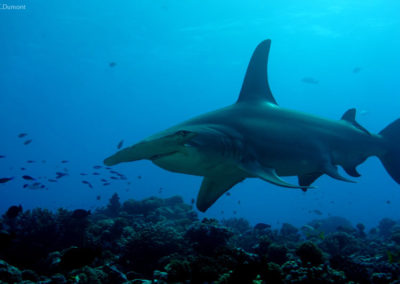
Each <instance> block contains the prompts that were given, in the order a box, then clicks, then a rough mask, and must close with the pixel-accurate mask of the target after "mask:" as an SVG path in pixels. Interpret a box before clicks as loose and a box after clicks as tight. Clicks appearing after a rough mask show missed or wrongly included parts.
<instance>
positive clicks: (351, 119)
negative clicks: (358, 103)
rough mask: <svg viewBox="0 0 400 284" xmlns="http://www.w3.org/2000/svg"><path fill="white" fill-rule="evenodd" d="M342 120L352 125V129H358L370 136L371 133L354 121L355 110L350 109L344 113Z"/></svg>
mask: <svg viewBox="0 0 400 284" xmlns="http://www.w3.org/2000/svg"><path fill="white" fill-rule="evenodd" d="M342 120H344V121H347V122H348V123H350V124H352V125H353V126H354V127H356V128H358V129H359V130H361V131H364V132H365V133H367V134H368V135H371V133H370V132H369V131H368V130H367V129H365V128H364V127H363V126H361V125H360V124H359V123H358V122H357V121H356V109H355V108H351V109H349V110H348V111H346V112H345V113H344V114H343V116H342Z"/></svg>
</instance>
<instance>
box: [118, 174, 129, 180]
mask: <svg viewBox="0 0 400 284" xmlns="http://www.w3.org/2000/svg"><path fill="white" fill-rule="evenodd" d="M119 178H120V179H121V180H127V179H128V178H127V177H126V176H124V175H121V176H119Z"/></svg>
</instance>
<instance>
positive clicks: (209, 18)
mask: <svg viewBox="0 0 400 284" xmlns="http://www.w3.org/2000/svg"><path fill="white" fill-rule="evenodd" d="M7 4H8V5H21V4H23V5H25V6H26V7H25V9H22V10H0V27H1V28H0V38H1V44H0V54H1V58H2V63H1V64H0V74H1V76H0V121H1V123H0V133H1V139H0V155H3V156H5V157H4V158H1V159H0V173H1V177H14V179H13V180H12V181H10V182H8V183H5V184H0V211H5V210H6V209H7V208H8V207H9V206H10V205H13V204H21V205H22V206H23V207H24V208H25V209H29V208H34V207H44V208H49V209H56V208H59V207H64V208H68V209H74V208H92V209H93V208H95V207H98V206H104V205H105V204H106V202H107V200H108V199H109V197H110V196H111V195H112V194H113V193H114V192H117V193H118V194H119V196H120V197H121V200H126V199H128V198H135V199H141V198H144V197H149V196H152V195H155V196H159V197H169V196H172V195H181V196H182V197H183V198H184V200H185V201H186V202H190V201H191V199H192V198H196V195H197V191H198V188H199V186H200V183H201V178H200V177H192V176H187V175H182V174H175V173H170V172H167V171H164V170H162V169H160V168H158V167H156V166H155V165H152V164H151V162H149V161H139V162H135V163H127V164H121V165H118V166H116V167H115V170H117V171H118V172H120V173H122V174H124V175H125V176H126V177H127V178H128V180H129V182H130V184H127V181H126V180H122V181H120V180H116V181H113V182H112V183H111V184H110V185H109V186H103V185H102V183H101V182H100V179H102V178H104V179H107V180H108V179H109V173H108V172H107V171H106V170H104V169H101V170H96V169H93V166H94V165H102V161H103V159H104V158H105V157H107V156H109V155H110V154H112V153H114V152H115V151H116V147H117V144H118V143H119V142H120V141H121V140H123V141H124V146H128V145H132V144H134V143H136V142H137V141H139V140H141V139H143V138H145V137H147V136H148V135H151V134H153V133H155V132H158V131H160V130H163V129H165V128H167V127H169V126H172V125H174V124H176V123H178V122H180V121H183V120H186V119H188V118H190V117H193V116H196V115H199V114H202V113H205V112H207V111H211V110H214V109H218V108H220V107H223V106H226V105H229V104H232V103H234V102H235V101H236V99H237V96H238V93H239V91H240V87H241V84H242V80H243V77H244V73H245V71H246V68H247V64H248V62H249V59H250V56H251V54H252V52H253V50H254V48H255V46H256V45H257V44H258V43H259V42H261V41H262V40H264V39H266V38H270V39H272V47H271V52H270V58H269V66H268V71H269V81H270V86H271V89H272V92H273V94H274V95H275V99H276V100H277V101H278V104H279V105H281V106H283V107H285V108H290V109H295V110H299V111H303V112H307V113H310V114H315V115H319V116H322V117H326V118H331V119H339V118H340V117H341V115H342V114H343V113H344V112H345V111H346V110H347V109H349V108H352V107H356V108H357V110H358V115H357V120H358V122H359V123H360V124H361V125H363V126H364V127H365V128H367V129H368V130H369V131H371V132H373V133H377V132H379V131H380V130H381V129H383V128H384V127H385V126H387V125H388V124H389V123H391V122H392V121H394V120H395V119H397V118H398V117H399V116H400V112H399V110H400V99H399V91H398V90H399V89H400V88H399V87H400V86H399V84H400V81H399V80H398V72H399V71H398V70H399V69H398V66H399V63H400V55H399V52H398V50H400V19H399V17H398V15H399V11H400V3H399V2H398V1H335V2H333V1H302V2H301V3H300V2H299V1H280V2H276V1H246V2H242V1H220V2H218V3H216V2H215V1H120V2H118V3H111V2H108V1H104V2H103V1H85V2H81V1H68V2H65V1H25V2H24V1H11V2H9V3H7ZM20 133H27V134H28V135H27V136H26V137H23V138H19V137H18V135H19V134H20ZM26 140H32V142H31V143H30V144H28V145H24V142H25V141H26ZM266 143H268V142H267V141H266ZM28 160H32V161H34V163H27V161H28ZM63 160H67V161H68V163H61V161H63ZM21 168H26V170H25V171H21ZM64 171H65V172H67V173H68V176H65V177H63V178H60V179H57V182H53V183H52V182H48V181H47V179H53V178H54V177H55V176H56V172H64ZM93 172H99V174H100V175H99V176H96V175H94V176H93V175H92V173H93ZM359 172H360V173H361V174H362V177H361V178H359V179H357V183H356V184H348V183H343V182H340V181H337V180H333V179H331V178H329V177H326V176H323V177H322V178H320V179H319V180H318V181H317V182H316V183H315V185H316V186H317V187H318V188H317V189H313V190H309V191H308V192H307V193H305V194H304V193H303V192H301V190H292V189H284V188H279V187H276V186H273V185H271V184H268V183H265V182H263V181H261V180H257V179H247V180H246V181H245V182H243V183H241V184H239V185H237V186H235V187H234V188H233V189H231V190H230V193H231V195H230V196H223V197H222V198H220V199H219V200H218V201H217V202H216V203H215V204H214V206H212V207H211V208H210V209H209V210H208V211H207V213H206V214H204V216H206V217H215V218H218V219H219V218H227V217H231V216H233V215H234V213H236V216H240V217H244V218H246V219H248V220H249V221H250V222H251V223H257V222H268V223H270V224H272V225H273V226H275V225H278V226H279V223H282V222H290V223H292V224H296V225H301V224H303V223H305V222H306V221H308V220H310V219H313V218H315V217H319V216H316V214H315V210H319V211H320V212H321V213H322V214H323V216H328V215H335V216H336V215H337V216H344V217H346V218H348V219H349V220H351V221H353V222H363V223H364V224H366V225H367V227H369V226H373V225H375V224H376V223H377V222H378V221H379V220H380V219H381V218H383V217H391V218H394V219H398V218H399V217H400V215H399V212H400V211H399V210H398V206H399V205H400V188H399V186H398V185H397V184H396V183H395V182H394V181H393V180H392V179H391V178H390V177H389V175H388V174H387V173H386V171H385V170H384V168H383V167H382V165H381V164H380V162H379V161H378V159H376V158H370V159H369V160H368V161H366V162H365V163H364V164H362V165H360V167H359ZM80 173H87V174H88V176H81V175H80ZM22 175H30V176H32V177H34V178H35V179H39V178H41V179H40V180H38V181H39V182H41V183H42V184H44V185H45V188H40V187H39V188H37V189H30V188H29V187H26V188H23V186H24V184H26V183H27V181H26V180H23V179H22V178H21V176H22ZM138 176H140V177H141V179H139V178H138ZM82 180H86V181H88V182H90V183H91V184H92V185H93V188H89V187H88V185H87V184H83V183H82ZM288 180H289V181H291V179H290V178H289V179H288ZM295 180H296V179H293V182H294V181H295ZM111 181H112V180H111ZM99 195H100V196H101V200H97V198H96V197H97V196H99ZM239 202H240V204H238V203H239ZM222 212H223V214H222ZM201 215H203V214H201Z"/></svg>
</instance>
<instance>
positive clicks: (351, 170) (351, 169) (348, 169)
mask: <svg viewBox="0 0 400 284" xmlns="http://www.w3.org/2000/svg"><path fill="white" fill-rule="evenodd" d="M343 169H344V171H345V172H346V173H347V174H348V175H349V176H352V177H360V176H361V175H360V174H359V172H357V169H356V167H343Z"/></svg>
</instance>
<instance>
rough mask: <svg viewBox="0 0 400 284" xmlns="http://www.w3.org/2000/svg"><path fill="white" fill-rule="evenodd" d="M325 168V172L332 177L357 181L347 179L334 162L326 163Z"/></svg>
mask: <svg viewBox="0 0 400 284" xmlns="http://www.w3.org/2000/svg"><path fill="white" fill-rule="evenodd" d="M323 169H324V173H326V174H327V175H328V176H330V177H331V178H334V179H338V180H341V181H346V182H352V183H356V182H355V181H353V180H350V179H347V178H345V177H343V176H342V175H340V174H339V171H338V169H337V167H336V166H334V165H332V164H325V165H324V167H323Z"/></svg>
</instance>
